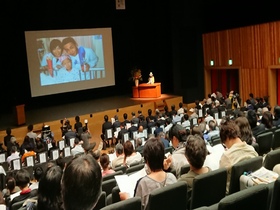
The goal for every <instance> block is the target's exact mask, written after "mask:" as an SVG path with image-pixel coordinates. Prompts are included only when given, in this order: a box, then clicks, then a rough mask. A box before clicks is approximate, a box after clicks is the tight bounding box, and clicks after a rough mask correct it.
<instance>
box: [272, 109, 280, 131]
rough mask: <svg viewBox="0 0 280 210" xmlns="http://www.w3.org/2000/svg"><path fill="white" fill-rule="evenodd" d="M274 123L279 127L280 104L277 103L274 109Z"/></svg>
mask: <svg viewBox="0 0 280 210" xmlns="http://www.w3.org/2000/svg"><path fill="white" fill-rule="evenodd" d="M273 116H274V118H273V125H274V126H275V127H279V125H280V106H278V105H276V106H275V107H274V109H273Z"/></svg>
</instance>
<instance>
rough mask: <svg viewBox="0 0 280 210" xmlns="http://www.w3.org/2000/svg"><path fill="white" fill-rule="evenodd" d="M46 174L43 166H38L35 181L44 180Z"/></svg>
mask: <svg viewBox="0 0 280 210" xmlns="http://www.w3.org/2000/svg"><path fill="white" fill-rule="evenodd" d="M43 174H44V170H43V168H42V167H41V166H37V167H36V168H35V169H34V179H36V180H37V181H40V179H41V178H42V176H43Z"/></svg>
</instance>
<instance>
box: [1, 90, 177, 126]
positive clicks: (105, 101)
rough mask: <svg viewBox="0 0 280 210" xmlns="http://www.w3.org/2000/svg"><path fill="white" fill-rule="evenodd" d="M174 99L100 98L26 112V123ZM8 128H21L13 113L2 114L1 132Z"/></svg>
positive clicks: (163, 96)
mask: <svg viewBox="0 0 280 210" xmlns="http://www.w3.org/2000/svg"><path fill="white" fill-rule="evenodd" d="M173 97H178V96H175V95H169V94H161V97H159V98H131V95H120V96H113V97H108V98H98V99H92V100H87V101H80V102H75V103H68V104H64V105H58V106H49V107H45V108H38V109H32V110H25V121H26V125H28V124H37V123H41V122H47V121H54V120H57V119H64V118H65V117H66V118H69V117H74V116H76V115H84V114H88V113H97V112H102V111H105V110H110V109H118V108H123V107H127V106H132V105H137V104H141V103H145V102H150V101H158V100H164V99H168V98H173ZM176 105H177V104H176ZM7 127H11V128H17V127H19V126H17V125H16V120H15V116H14V115H13V113H12V112H7V113H4V114H1V116H0V130H5V129H6V128H7Z"/></svg>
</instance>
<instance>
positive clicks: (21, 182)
mask: <svg viewBox="0 0 280 210" xmlns="http://www.w3.org/2000/svg"><path fill="white" fill-rule="evenodd" d="M15 180H16V183H17V186H18V187H19V188H20V189H23V188H25V187H27V186H28V184H29V182H30V174H29V172H28V171H27V170H26V169H23V168H22V169H20V170H18V171H17V172H16V175H15Z"/></svg>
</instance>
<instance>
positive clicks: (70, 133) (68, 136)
mask: <svg viewBox="0 0 280 210" xmlns="http://www.w3.org/2000/svg"><path fill="white" fill-rule="evenodd" d="M63 137H64V140H65V145H66V146H71V145H70V139H72V138H74V139H75V138H76V137H77V133H76V132H75V131H74V130H72V126H71V125H67V128H66V132H65V134H64V136H63Z"/></svg>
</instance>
